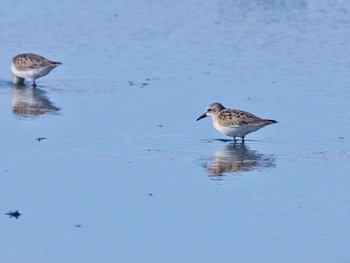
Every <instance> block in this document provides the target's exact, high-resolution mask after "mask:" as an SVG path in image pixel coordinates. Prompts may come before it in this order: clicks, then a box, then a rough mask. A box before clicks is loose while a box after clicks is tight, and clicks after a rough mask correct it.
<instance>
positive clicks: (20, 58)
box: [11, 53, 62, 87]
mask: <svg viewBox="0 0 350 263" xmlns="http://www.w3.org/2000/svg"><path fill="white" fill-rule="evenodd" d="M61 64H62V63H61V62H53V61H50V60H47V59H46V58H44V57H42V56H39V55H35V54H30V53H27V54H19V55H17V56H15V57H14V58H13V59H12V61H11V71H12V81H13V83H14V84H23V82H24V80H25V79H29V80H31V82H32V84H33V87H35V86H36V84H35V80H36V79H38V78H41V77H44V76H46V75H47V74H49V73H50V71H51V70H53V69H54V68H55V67H57V66H58V65H61Z"/></svg>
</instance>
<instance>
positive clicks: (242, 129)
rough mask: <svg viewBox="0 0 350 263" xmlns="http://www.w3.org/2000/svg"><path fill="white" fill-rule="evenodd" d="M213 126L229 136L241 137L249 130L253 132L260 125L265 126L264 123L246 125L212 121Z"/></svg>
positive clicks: (259, 127)
mask: <svg viewBox="0 0 350 263" xmlns="http://www.w3.org/2000/svg"><path fill="white" fill-rule="evenodd" d="M213 126H214V128H215V129H217V130H218V131H220V132H221V133H223V134H225V135H227V136H229V137H242V136H246V135H247V134H249V133H251V132H255V131H257V130H259V129H261V128H262V127H264V126H266V124H265V123H264V124H255V125H247V126H230V127H225V126H220V125H218V124H216V123H213Z"/></svg>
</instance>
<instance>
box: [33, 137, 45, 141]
mask: <svg viewBox="0 0 350 263" xmlns="http://www.w3.org/2000/svg"><path fill="white" fill-rule="evenodd" d="M46 139H47V138H45V137H39V138H36V139H35V140H37V141H38V142H40V141H42V140H46Z"/></svg>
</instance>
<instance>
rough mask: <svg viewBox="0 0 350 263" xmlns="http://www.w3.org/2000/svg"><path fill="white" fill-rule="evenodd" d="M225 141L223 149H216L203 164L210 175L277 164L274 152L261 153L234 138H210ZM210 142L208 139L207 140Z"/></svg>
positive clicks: (270, 166)
mask: <svg viewBox="0 0 350 263" xmlns="http://www.w3.org/2000/svg"><path fill="white" fill-rule="evenodd" d="M210 141H211V142H213V141H220V142H224V143H225V144H226V145H225V147H223V148H222V149H221V150H217V151H214V153H213V154H212V157H209V158H207V159H206V160H205V162H204V163H202V166H203V167H204V169H205V170H206V172H207V173H208V175H209V176H210V177H218V176H224V175H228V174H238V173H242V172H248V171H252V170H256V169H264V168H273V167H275V166H276V164H275V157H274V156H273V155H272V154H263V153H259V152H257V151H256V150H252V149H250V147H249V146H247V141H246V143H244V144H243V143H241V142H238V143H234V142H233V140H227V139H215V140H210ZM207 142H208V141H207Z"/></svg>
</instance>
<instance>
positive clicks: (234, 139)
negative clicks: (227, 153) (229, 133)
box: [233, 136, 237, 144]
mask: <svg viewBox="0 0 350 263" xmlns="http://www.w3.org/2000/svg"><path fill="white" fill-rule="evenodd" d="M236 142H237V140H236V137H235V136H233V143H234V144H235V143H236Z"/></svg>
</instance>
